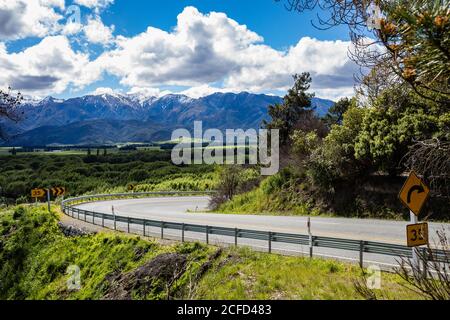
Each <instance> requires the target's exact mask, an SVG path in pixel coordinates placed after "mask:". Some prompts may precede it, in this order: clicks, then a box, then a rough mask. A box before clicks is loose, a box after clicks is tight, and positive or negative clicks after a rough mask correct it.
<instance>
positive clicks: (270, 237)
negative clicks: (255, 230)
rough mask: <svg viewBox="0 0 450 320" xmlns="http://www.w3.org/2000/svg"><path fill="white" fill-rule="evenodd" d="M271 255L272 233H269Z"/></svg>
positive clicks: (270, 251)
mask: <svg viewBox="0 0 450 320" xmlns="http://www.w3.org/2000/svg"><path fill="white" fill-rule="evenodd" d="M269 253H272V232H269Z"/></svg>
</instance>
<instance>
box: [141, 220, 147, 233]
mask: <svg viewBox="0 0 450 320" xmlns="http://www.w3.org/2000/svg"><path fill="white" fill-rule="evenodd" d="M142 225H143V232H142V234H143V235H144V237H145V225H146V223H145V220H144V223H143V224H142Z"/></svg>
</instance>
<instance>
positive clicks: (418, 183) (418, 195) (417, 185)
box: [399, 171, 430, 216]
mask: <svg viewBox="0 0 450 320" xmlns="http://www.w3.org/2000/svg"><path fill="white" fill-rule="evenodd" d="M429 194H430V189H429V188H428V186H427V185H426V184H425V183H424V182H423V181H422V179H420V178H419V177H418V176H417V174H416V173H415V172H414V171H412V172H411V173H410V175H409V177H408V180H406V182H405V184H404V186H403V188H402V190H401V191H400V194H399V198H400V200H401V202H402V203H403V204H404V205H405V206H406V207H407V208H408V209H409V210H411V211H412V212H414V214H415V215H417V216H418V215H419V214H420V211H421V210H422V207H423V205H424V204H425V202H426V201H427V199H428V196H429Z"/></svg>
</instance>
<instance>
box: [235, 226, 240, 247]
mask: <svg viewBox="0 0 450 320" xmlns="http://www.w3.org/2000/svg"><path fill="white" fill-rule="evenodd" d="M238 232H239V231H238V229H237V228H235V229H234V246H235V247H237V245H238Z"/></svg>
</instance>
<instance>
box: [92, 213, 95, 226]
mask: <svg viewBox="0 0 450 320" xmlns="http://www.w3.org/2000/svg"><path fill="white" fill-rule="evenodd" d="M92 224H93V225H94V226H95V213H94V212H92Z"/></svg>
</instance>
